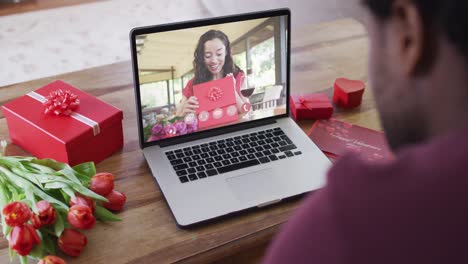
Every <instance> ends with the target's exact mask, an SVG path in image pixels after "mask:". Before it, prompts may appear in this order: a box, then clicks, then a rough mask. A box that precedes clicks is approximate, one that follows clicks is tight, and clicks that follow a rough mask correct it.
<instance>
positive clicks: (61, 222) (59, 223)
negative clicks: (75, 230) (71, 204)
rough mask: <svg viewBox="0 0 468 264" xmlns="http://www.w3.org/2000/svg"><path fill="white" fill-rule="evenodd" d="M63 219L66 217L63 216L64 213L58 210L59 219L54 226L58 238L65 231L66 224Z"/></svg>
mask: <svg viewBox="0 0 468 264" xmlns="http://www.w3.org/2000/svg"><path fill="white" fill-rule="evenodd" d="M63 219H64V216H63V215H62V212H61V211H59V210H57V218H56V220H55V224H54V231H55V235H56V236H57V237H60V235H62V232H63V230H64V229H65V223H64V220H63Z"/></svg>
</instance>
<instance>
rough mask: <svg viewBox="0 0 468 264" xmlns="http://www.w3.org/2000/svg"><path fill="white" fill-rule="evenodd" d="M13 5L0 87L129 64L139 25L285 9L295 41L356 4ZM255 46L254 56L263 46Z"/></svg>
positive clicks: (87, 0) (2, 42)
mask: <svg viewBox="0 0 468 264" xmlns="http://www.w3.org/2000/svg"><path fill="white" fill-rule="evenodd" d="M15 1H18V0H0V51H1V52H0V87H1V86H5V85H9V84H14V83H18V82H23V81H28V80H33V79H37V78H42V77H47V76H52V75H56V74H60V73H66V72H72V71H78V70H82V69H86V68H91V67H97V66H103V65H107V64H112V63H116V62H121V61H128V60H130V46H129V38H128V33H129V31H130V29H131V28H134V27H138V26H147V25H154V24H161V23H170V22H176V21H182V20H190V19H199V18H207V17H213V16H221V15H229V14H235V13H240V12H249V11H258V10H266V9H273V8H281V7H289V8H290V9H291V11H292V27H293V29H292V38H294V28H295V27H300V26H301V25H304V24H310V23H318V22H323V21H328V20H334V19H337V18H344V17H350V16H355V14H354V13H355V11H351V10H352V9H350V8H349V6H352V5H353V4H355V2H357V0H328V1H322V0H237V1H225V0H171V1H154V0H153V1H151V0H132V1H128V0H106V1H99V0H67V1H65V0H61V1H59V0H24V1H21V3H16V4H12V3H7V2H15ZM267 41H268V40H267ZM258 44H259V45H258V46H257V48H256V49H257V50H258V52H261V50H262V49H265V46H267V45H268V43H258ZM260 44H262V45H263V46H262V45H260ZM252 52H257V51H252ZM239 63H242V62H240V61H239Z"/></svg>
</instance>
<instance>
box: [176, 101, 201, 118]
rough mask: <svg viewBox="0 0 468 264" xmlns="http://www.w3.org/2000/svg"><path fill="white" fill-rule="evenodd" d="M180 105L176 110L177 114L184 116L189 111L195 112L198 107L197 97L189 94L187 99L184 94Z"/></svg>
mask: <svg viewBox="0 0 468 264" xmlns="http://www.w3.org/2000/svg"><path fill="white" fill-rule="evenodd" d="M180 106H181V107H180V108H179V109H178V110H177V116H186V115H187V114H190V113H194V114H195V113H196V111H197V109H198V108H199V107H200V105H199V103H198V99H197V97H195V96H191V97H190V98H188V99H187V98H186V97H185V96H184V97H183V98H182V101H181V102H180Z"/></svg>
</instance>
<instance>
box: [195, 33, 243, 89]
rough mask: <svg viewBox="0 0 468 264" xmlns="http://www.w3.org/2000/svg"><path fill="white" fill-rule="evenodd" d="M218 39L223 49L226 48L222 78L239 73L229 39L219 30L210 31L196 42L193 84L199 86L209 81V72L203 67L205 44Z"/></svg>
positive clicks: (211, 76)
mask: <svg viewBox="0 0 468 264" xmlns="http://www.w3.org/2000/svg"><path fill="white" fill-rule="evenodd" d="M213 39H219V40H221V42H223V44H224V47H226V58H225V59H224V66H223V72H224V76H226V75H227V74H229V73H232V74H234V76H236V75H237V73H239V72H240V71H241V69H239V67H237V65H235V64H234V61H233V59H232V55H231V43H230V42H229V38H228V37H227V36H226V34H224V33H223V32H222V31H219V30H210V31H208V32H206V33H205V34H203V35H202V36H201V37H200V39H199V40H198V44H197V48H196V49H195V53H194V56H195V58H194V60H193V68H194V69H195V78H194V80H193V84H200V83H204V82H207V81H211V80H212V78H213V75H212V74H211V72H210V71H209V70H208V69H207V68H206V65H205V43H206V42H207V41H209V40H213Z"/></svg>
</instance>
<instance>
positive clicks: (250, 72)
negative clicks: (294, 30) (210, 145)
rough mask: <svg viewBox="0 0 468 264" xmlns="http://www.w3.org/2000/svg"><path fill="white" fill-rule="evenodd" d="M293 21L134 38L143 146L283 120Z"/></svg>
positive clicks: (281, 18)
mask: <svg viewBox="0 0 468 264" xmlns="http://www.w3.org/2000/svg"><path fill="white" fill-rule="evenodd" d="M287 21H288V19H287V17H286V16H278V17H270V18H262V19H254V20H245V21H240V22H233V23H225V24H217V25H211V26H203V27H195V28H188V29H181V30H174V31H166V32H160V33H152V34H147V35H138V36H136V47H137V63H138V75H139V76H138V77H139V89H140V102H141V111H142V117H143V124H142V125H143V131H144V137H145V141H146V142H152V141H157V140H161V139H166V138H172V137H177V136H180V135H186V134H190V133H195V132H198V131H203V130H209V129H213V128H218V127H223V126H228V125H232V124H237V123H241V122H249V121H252V120H259V119H264V118H268V117H272V116H277V115H282V114H285V113H286V100H287V98H286V85H287V84H286V81H287V68H286V67H287V61H286V60H287V52H286V51H287V47H286V45H287V34H288V32H287V28H288V27H287V24H286V23H287Z"/></svg>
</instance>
